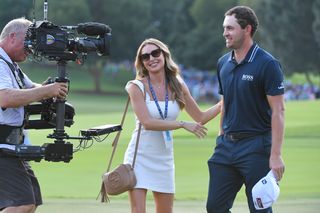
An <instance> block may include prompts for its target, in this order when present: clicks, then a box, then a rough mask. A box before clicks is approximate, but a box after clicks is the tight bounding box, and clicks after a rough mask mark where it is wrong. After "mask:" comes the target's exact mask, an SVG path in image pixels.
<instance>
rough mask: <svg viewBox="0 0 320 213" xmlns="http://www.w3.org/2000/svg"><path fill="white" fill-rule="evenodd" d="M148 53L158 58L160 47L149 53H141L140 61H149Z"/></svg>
mask: <svg viewBox="0 0 320 213" xmlns="http://www.w3.org/2000/svg"><path fill="white" fill-rule="evenodd" d="M150 55H152V57H154V58H158V57H159V56H160V55H161V49H160V48H158V49H155V50H152V51H151V53H144V54H142V55H141V59H142V61H149V60H150Z"/></svg>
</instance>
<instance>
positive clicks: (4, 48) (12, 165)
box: [0, 18, 68, 213]
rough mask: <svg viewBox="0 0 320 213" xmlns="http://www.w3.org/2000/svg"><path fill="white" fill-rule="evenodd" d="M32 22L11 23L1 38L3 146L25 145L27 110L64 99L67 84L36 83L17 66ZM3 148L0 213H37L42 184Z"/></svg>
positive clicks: (0, 130)
mask: <svg viewBox="0 0 320 213" xmlns="http://www.w3.org/2000/svg"><path fill="white" fill-rule="evenodd" d="M30 24H32V23H31V21H29V20H27V19H25V18H18V19H14V20H11V21H10V22H9V23H7V25H6V26H5V27H4V28H3V30H2V32H1V35H0V145H1V144H2V145H4V144H9V145H11V146H14V145H19V144H21V143H23V119H24V106H25V105H28V104H30V103H32V102H36V101H40V100H42V99H47V98H53V97H55V98H59V99H65V97H66V96H67V93H68V88H67V84H66V83H57V82H56V83H53V84H48V85H41V84H36V83H33V82H32V81H31V80H30V79H29V78H28V77H27V76H26V75H25V74H24V73H23V72H22V71H21V69H20V68H19V66H18V65H17V64H16V62H22V61H24V60H25V59H26V57H27V53H26V51H25V49H24V39H25V35H26V31H27V29H28V27H29V26H30ZM1 150H3V149H1V148H0V174H1V175H0V211H1V210H2V212H3V213H8V212H19V213H20V212H28V213H29V212H35V209H36V207H37V206H38V205H41V204H42V198H41V192H40V187H39V183H38V181H37V178H36V176H35V175H34V173H33V171H32V169H31V167H30V165H29V164H28V162H26V161H24V160H21V159H18V158H16V157H12V156H11V157H10V156H7V155H6V154H5V153H4V152H3V151H1Z"/></svg>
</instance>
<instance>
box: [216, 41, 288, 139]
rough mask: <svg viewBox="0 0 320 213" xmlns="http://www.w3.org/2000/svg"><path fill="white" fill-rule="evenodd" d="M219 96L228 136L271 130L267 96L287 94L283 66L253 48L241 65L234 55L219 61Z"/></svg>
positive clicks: (227, 55)
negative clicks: (222, 104)
mask: <svg viewBox="0 0 320 213" xmlns="http://www.w3.org/2000/svg"><path fill="white" fill-rule="evenodd" d="M217 71H218V79H219V86H220V87H219V93H220V94H221V95H223V99H224V108H225V112H224V117H223V126H222V127H223V130H224V133H233V132H256V133H262V132H267V131H270V130H271V108H270V106H269V104H268V100H267V95H269V96H276V95H282V94H284V85H283V80H284V78H283V73H282V70H281V66H280V63H279V62H278V61H277V60H276V59H275V58H273V56H271V55H270V54H269V53H268V52H266V51H265V50H263V49H261V48H260V47H259V46H258V45H257V44H253V45H252V47H251V48H250V50H249V52H248V53H247V55H246V57H245V59H244V60H243V61H242V62H241V63H239V64H238V63H237V62H236V60H235V59H234V58H233V51H232V52H229V53H227V54H225V55H224V56H222V57H221V58H220V59H219V60H218V69H217Z"/></svg>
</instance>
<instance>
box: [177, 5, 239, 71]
mask: <svg viewBox="0 0 320 213" xmlns="http://www.w3.org/2000/svg"><path fill="white" fill-rule="evenodd" d="M236 3H237V1H236V0H217V1H211V0H195V1H194V4H193V5H192V8H191V10H190V13H191V15H192V17H193V19H194V21H195V26H194V27H193V29H192V30H191V32H190V33H189V34H188V35H187V37H188V38H187V40H188V43H187V45H186V46H185V49H186V51H185V53H184V56H183V60H182V63H183V64H185V65H187V66H194V67H197V68H199V69H203V70H209V69H213V68H215V67H216V62H217V60H218V58H219V57H220V56H221V54H222V52H223V51H224V48H225V43H224V39H223V36H222V32H223V28H222V23H223V19H224V13H225V11H226V10H227V9H229V8H231V7H233V6H235V5H236Z"/></svg>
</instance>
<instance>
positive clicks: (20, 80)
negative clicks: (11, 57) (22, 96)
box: [0, 55, 26, 89]
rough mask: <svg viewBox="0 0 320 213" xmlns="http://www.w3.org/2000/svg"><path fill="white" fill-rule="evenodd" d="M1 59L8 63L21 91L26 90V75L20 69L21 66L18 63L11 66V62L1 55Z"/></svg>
mask: <svg viewBox="0 0 320 213" xmlns="http://www.w3.org/2000/svg"><path fill="white" fill-rule="evenodd" d="M0 59H2V60H3V61H4V62H6V63H7V65H8V66H9V68H10V70H11V71H12V74H13V76H14V78H15V79H16V81H17V83H18V85H19V88H20V89H24V88H25V87H26V85H25V83H24V81H23V80H24V75H23V73H22V70H21V69H20V68H19V66H18V65H17V64H16V63H13V64H11V63H10V62H9V61H7V60H6V59H4V58H3V57H2V56H1V55H0ZM16 71H18V76H17V75H16Z"/></svg>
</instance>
